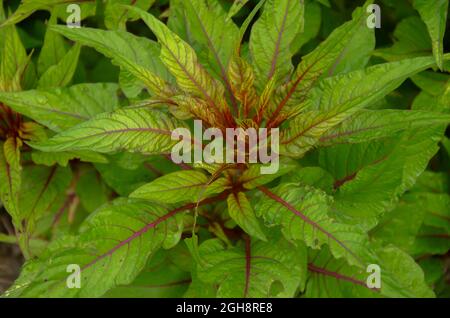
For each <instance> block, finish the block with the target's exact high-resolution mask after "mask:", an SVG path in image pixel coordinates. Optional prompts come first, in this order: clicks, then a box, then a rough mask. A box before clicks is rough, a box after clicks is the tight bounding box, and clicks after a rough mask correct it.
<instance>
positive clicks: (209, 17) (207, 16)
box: [184, 0, 239, 85]
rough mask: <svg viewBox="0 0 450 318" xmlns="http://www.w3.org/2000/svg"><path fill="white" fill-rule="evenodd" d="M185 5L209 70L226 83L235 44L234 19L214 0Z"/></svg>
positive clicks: (189, 2)
mask: <svg viewBox="0 0 450 318" xmlns="http://www.w3.org/2000/svg"><path fill="white" fill-rule="evenodd" d="M184 6H185V8H186V16H187V18H188V22H189V23H190V28H191V34H192V37H193V39H194V40H195V41H197V42H198V43H200V44H201V45H202V46H203V49H204V50H205V51H206V52H207V53H206V54H207V61H208V63H209V64H210V66H211V68H212V70H213V71H214V72H215V73H216V74H218V75H219V78H221V79H222V80H223V81H224V82H225V84H226V85H229V83H228V81H229V80H228V77H227V74H226V69H227V66H228V62H229V60H230V58H231V55H232V53H233V51H234V49H235V48H236V45H237V44H238V40H239V38H238V36H239V29H238V27H237V26H236V25H235V24H234V22H233V20H231V19H227V15H226V12H225V11H224V10H223V8H222V6H221V4H220V3H218V2H217V1H211V0H191V1H184ZM227 83H228V84H227Z"/></svg>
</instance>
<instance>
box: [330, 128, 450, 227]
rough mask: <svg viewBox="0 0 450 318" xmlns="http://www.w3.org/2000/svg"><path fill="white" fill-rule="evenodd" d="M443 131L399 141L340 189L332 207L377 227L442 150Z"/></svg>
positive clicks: (432, 130)
mask: <svg viewBox="0 0 450 318" xmlns="http://www.w3.org/2000/svg"><path fill="white" fill-rule="evenodd" d="M443 131H444V127H442V126H440V125H437V126H434V127H433V126H430V127H427V128H423V129H422V130H415V131H409V132H406V133H404V134H403V135H401V136H399V137H397V138H398V139H399V141H397V142H396V143H394V145H395V147H394V148H392V150H390V151H387V152H386V153H385V154H384V155H383V156H382V157H381V158H379V159H378V160H377V161H376V162H375V163H374V164H372V165H369V166H367V167H364V168H363V169H361V170H360V171H358V172H357V173H355V174H354V175H353V176H352V177H351V178H350V179H349V180H350V181H348V182H345V184H343V185H342V186H340V187H339V192H338V193H337V194H336V195H335V205H334V207H333V210H335V211H336V215H339V216H340V217H342V218H344V219H346V220H347V222H351V223H357V224H360V225H361V226H363V227H366V228H372V227H373V226H375V225H376V224H377V222H378V220H379V218H380V215H381V214H382V213H384V212H386V211H389V210H390V209H392V208H393V205H394V203H396V202H397V200H398V197H399V196H400V195H401V194H403V193H404V192H405V190H406V189H409V188H410V187H411V186H412V185H413V184H414V183H415V180H416V179H417V177H418V176H419V175H420V174H421V173H422V172H423V170H424V169H425V168H426V166H427V164H428V162H429V160H430V159H431V158H432V157H433V156H434V154H435V153H436V152H437V151H438V149H439V148H438V145H437V144H438V142H439V140H440V139H441V137H442V135H443ZM397 138H395V139H397ZM381 176H383V177H381Z"/></svg>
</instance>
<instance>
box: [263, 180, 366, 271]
mask: <svg viewBox="0 0 450 318" xmlns="http://www.w3.org/2000/svg"><path fill="white" fill-rule="evenodd" d="M258 189H259V190H261V191H262V192H263V193H264V195H265V196H264V197H263V198H262V200H260V201H259V202H258V203H257V205H256V207H255V210H256V213H257V215H259V216H262V217H263V218H264V220H265V221H266V225H268V226H276V225H281V226H282V229H283V234H284V235H285V237H286V238H287V239H290V240H298V241H303V242H305V243H306V245H307V246H309V247H312V248H314V249H319V248H321V247H322V246H323V245H324V244H327V245H328V246H329V247H330V250H331V251H332V253H333V255H334V257H335V258H341V257H344V258H345V259H347V261H348V262H349V263H350V264H352V265H358V266H361V265H364V263H363V261H362V257H361V255H364V254H365V253H366V248H367V242H368V238H367V235H366V234H365V233H364V231H363V230H362V228H360V227H358V226H354V225H347V224H344V223H338V222H336V221H335V220H333V219H332V218H331V217H329V216H328V212H329V206H330V204H331V202H330V197H328V196H327V195H326V194H325V193H324V192H322V191H320V190H315V189H313V188H311V187H309V186H303V187H300V186H298V185H296V184H295V183H284V184H282V185H280V186H278V187H277V188H275V189H274V190H269V189H267V188H264V187H259V188H258Z"/></svg>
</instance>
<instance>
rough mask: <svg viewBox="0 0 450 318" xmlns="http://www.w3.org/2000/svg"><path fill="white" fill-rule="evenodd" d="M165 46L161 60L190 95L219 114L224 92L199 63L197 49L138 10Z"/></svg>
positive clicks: (150, 16)
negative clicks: (199, 99)
mask: <svg viewBox="0 0 450 318" xmlns="http://www.w3.org/2000/svg"><path fill="white" fill-rule="evenodd" d="M128 8H129V9H130V10H131V11H134V12H136V13H138V14H139V15H140V16H141V18H142V20H143V21H144V22H145V23H146V24H147V26H148V27H149V28H150V29H151V30H152V32H153V33H154V34H155V36H156V37H157V38H158V41H159V43H160V44H161V60H162V62H163V63H164V64H165V65H166V67H167V68H168V69H169V71H170V72H171V73H172V74H173V75H174V76H175V78H176V80H177V83H178V86H179V87H180V88H181V89H183V90H184V91H185V92H186V93H189V94H193V95H196V96H199V97H202V98H203V99H204V100H206V101H207V102H208V104H209V105H210V106H211V109H213V110H215V111H216V112H217V113H219V112H220V109H221V107H222V105H224V99H223V94H224V88H223V86H222V85H221V84H220V83H218V82H216V81H215V80H214V79H213V78H212V77H211V76H210V75H209V74H208V73H207V72H206V71H205V69H204V68H203V67H202V66H201V65H200V64H199V63H198V60H197V54H196V53H195V51H194V49H193V48H192V47H190V46H189V45H188V44H187V43H186V42H184V41H183V40H182V39H181V38H180V37H179V36H178V35H176V34H175V33H173V32H172V31H171V30H170V29H169V28H167V26H166V25H165V24H163V23H162V22H161V21H159V20H158V19H156V18H155V17H154V16H153V15H151V14H149V13H147V12H145V11H142V10H140V9H137V8H134V7H128Z"/></svg>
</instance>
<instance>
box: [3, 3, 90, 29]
mask: <svg viewBox="0 0 450 318" xmlns="http://www.w3.org/2000/svg"><path fill="white" fill-rule="evenodd" d="M81 1H82V0H80V1H71V0H22V1H21V4H20V6H19V7H18V8H17V10H16V11H15V12H14V13H13V14H12V15H11V16H9V17H8V19H6V20H5V21H3V22H2V23H1V24H0V28H3V27H5V26H9V25H12V24H16V23H18V22H20V21H22V20H24V19H26V18H28V17H29V16H30V15H31V14H33V13H34V12H35V11H37V10H49V11H50V10H51V9H52V8H53V7H54V6H56V5H58V4H69V3H72V2H81Z"/></svg>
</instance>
